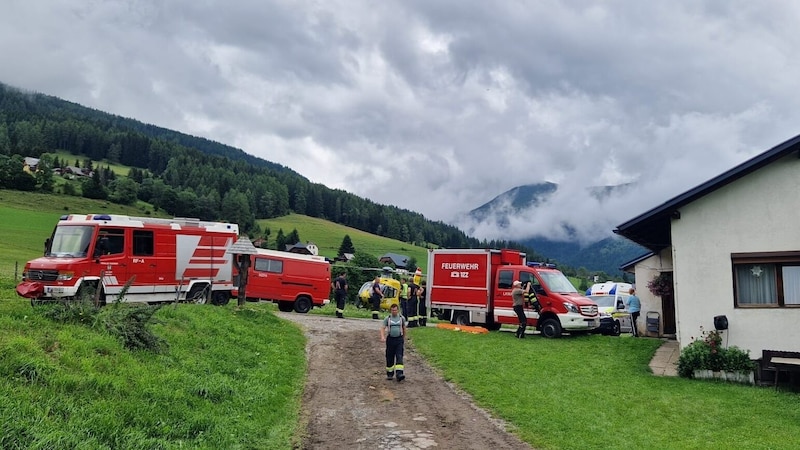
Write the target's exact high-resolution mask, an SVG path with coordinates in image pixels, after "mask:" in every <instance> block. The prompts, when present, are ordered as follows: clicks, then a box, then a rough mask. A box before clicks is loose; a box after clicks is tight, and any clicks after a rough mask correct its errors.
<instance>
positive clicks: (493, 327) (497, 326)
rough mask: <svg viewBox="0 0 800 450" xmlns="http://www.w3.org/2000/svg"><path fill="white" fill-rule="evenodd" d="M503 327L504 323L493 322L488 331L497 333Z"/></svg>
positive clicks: (487, 326)
mask: <svg viewBox="0 0 800 450" xmlns="http://www.w3.org/2000/svg"><path fill="white" fill-rule="evenodd" d="M502 326H503V324H502V323H498V322H492V323H490V324H487V325H486V329H487V330H489V331H497V330H499V329H500V328H501V327H502Z"/></svg>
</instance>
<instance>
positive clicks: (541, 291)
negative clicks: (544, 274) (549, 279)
mask: <svg viewBox="0 0 800 450" xmlns="http://www.w3.org/2000/svg"><path fill="white" fill-rule="evenodd" d="M533 292H535V293H537V294H542V295H544V288H543V287H542V285H541V284H536V285H534V286H533Z"/></svg>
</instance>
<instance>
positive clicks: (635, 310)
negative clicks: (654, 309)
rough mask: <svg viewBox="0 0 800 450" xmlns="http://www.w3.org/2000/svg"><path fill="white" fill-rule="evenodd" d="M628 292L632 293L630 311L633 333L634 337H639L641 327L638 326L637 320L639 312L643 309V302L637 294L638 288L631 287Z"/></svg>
mask: <svg viewBox="0 0 800 450" xmlns="http://www.w3.org/2000/svg"><path fill="white" fill-rule="evenodd" d="M628 293H629V294H631V295H630V297H628V312H629V313H630V314H631V335H632V336H633V337H639V329H638V328H637V325H638V324H637V323H636V321H637V320H638V319H639V313H640V312H641V311H642V302H641V301H639V297H637V296H636V289H634V288H630V289H629V290H628Z"/></svg>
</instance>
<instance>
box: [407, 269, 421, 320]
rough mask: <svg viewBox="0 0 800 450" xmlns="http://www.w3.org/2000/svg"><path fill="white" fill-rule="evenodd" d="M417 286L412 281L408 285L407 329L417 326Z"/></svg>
mask: <svg viewBox="0 0 800 450" xmlns="http://www.w3.org/2000/svg"><path fill="white" fill-rule="evenodd" d="M418 290H419V286H417V285H416V284H415V283H414V282H413V281H412V282H411V283H408V327H409V328H414V327H416V326H417V325H418V324H419V314H418V310H419V300H418V297H417V296H418V293H417V292H418Z"/></svg>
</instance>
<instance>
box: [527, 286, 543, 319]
mask: <svg viewBox="0 0 800 450" xmlns="http://www.w3.org/2000/svg"><path fill="white" fill-rule="evenodd" d="M525 303H526V304H527V305H526V306H530V307H532V308H533V309H534V311H536V314H539V312H540V311H541V310H542V305H541V304H539V299H538V298H536V290H535V289H534V288H533V279H531V280H530V281H528V282H527V283H526V284H525Z"/></svg>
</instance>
